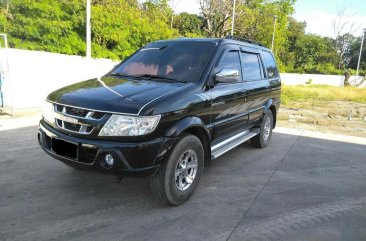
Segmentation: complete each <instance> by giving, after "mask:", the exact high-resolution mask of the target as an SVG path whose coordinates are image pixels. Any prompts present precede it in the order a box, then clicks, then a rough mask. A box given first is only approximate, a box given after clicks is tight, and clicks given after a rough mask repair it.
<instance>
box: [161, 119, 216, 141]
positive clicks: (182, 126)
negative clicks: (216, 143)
mask: <svg viewBox="0 0 366 241" xmlns="http://www.w3.org/2000/svg"><path fill="white" fill-rule="evenodd" d="M192 127H199V128H200V129H202V130H203V131H204V132H205V134H206V135H207V136H208V138H211V135H210V131H209V130H208V129H207V128H206V127H205V123H204V122H203V121H202V120H201V118H199V117H195V116H188V117H185V118H183V119H181V120H179V121H178V122H177V123H175V124H174V125H173V126H172V127H170V128H169V129H168V130H167V131H166V132H165V134H164V136H166V137H178V136H179V135H181V134H182V133H184V132H185V131H186V130H188V129H190V128H192Z"/></svg>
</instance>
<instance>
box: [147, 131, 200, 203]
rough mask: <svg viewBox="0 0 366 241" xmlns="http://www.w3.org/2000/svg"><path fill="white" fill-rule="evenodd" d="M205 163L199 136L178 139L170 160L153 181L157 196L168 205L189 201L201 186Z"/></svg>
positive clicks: (152, 188)
mask: <svg viewBox="0 0 366 241" xmlns="http://www.w3.org/2000/svg"><path fill="white" fill-rule="evenodd" d="M203 167H204V151H203V146H202V143H201V141H200V139H198V138H197V137H196V136H194V135H184V136H183V137H182V138H180V139H179V140H178V143H177V144H176V145H175V147H174V149H173V150H172V152H171V154H170V156H169V158H168V160H166V162H165V163H163V164H162V166H161V167H160V168H159V171H158V172H157V174H155V175H154V176H153V177H152V178H151V181H150V184H151V190H152V192H153V194H154V196H155V197H156V198H157V199H158V200H159V201H161V202H163V203H165V204H168V205H174V206H177V205H180V204H182V203H184V202H186V201H187V200H188V199H189V198H190V197H191V196H192V194H193V192H194V190H195V189H196V188H197V186H198V182H199V180H200V178H201V175H202V172H203Z"/></svg>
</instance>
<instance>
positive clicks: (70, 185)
mask: <svg viewBox="0 0 366 241" xmlns="http://www.w3.org/2000/svg"><path fill="white" fill-rule="evenodd" d="M35 128H36V127H28V128H23V129H18V130H12V131H3V132H0V143H1V144H0V224H1V225H0V240H88V241H89V240H128V241H129V240H141V241H142V240H159V241H160V240H169V241H175V240H210V241H211V240H220V241H225V240H230V241H234V240H288V241H290V240H291V241H292V240H317V241H319V240H332V241H334V240H366V146H365V145H358V144H348V143H343V142H336V141H329V140H321V139H316V138H308V137H303V136H296V135H286V134H279V133H275V134H274V136H273V142H272V144H271V145H270V146H269V147H268V148H267V149H264V150H258V149H253V148H251V147H250V146H249V145H248V144H243V145H241V146H239V147H238V148H236V149H235V150H233V151H232V152H230V153H227V154H226V155H224V156H223V157H221V158H220V159H217V160H215V161H214V162H213V163H212V165H211V166H210V167H208V168H206V170H205V173H204V176H203V178H202V179H201V184H200V186H199V188H198V190H197V192H196V194H195V195H194V196H193V197H192V198H191V199H190V201H188V202H187V203H185V204H184V205H182V206H180V207H165V206H163V205H161V204H159V203H157V202H156V201H155V200H153V199H152V198H151V196H150V191H149V187H148V180H145V179H125V180H123V181H122V183H121V184H118V185H117V184H116V183H115V182H114V180H113V179H112V178H111V177H109V176H101V175H98V174H92V173H87V172H82V171H75V170H72V169H70V168H68V167H66V166H64V165H63V164H62V163H60V162H58V161H55V160H53V159H52V158H50V157H48V156H47V155H46V154H44V153H43V152H42V151H41V150H40V149H39V148H38V145H37V142H36V138H35V134H36V129H35Z"/></svg>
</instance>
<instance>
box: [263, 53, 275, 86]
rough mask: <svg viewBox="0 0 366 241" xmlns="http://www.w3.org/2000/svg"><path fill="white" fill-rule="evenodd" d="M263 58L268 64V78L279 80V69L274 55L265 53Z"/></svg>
mask: <svg viewBox="0 0 366 241" xmlns="http://www.w3.org/2000/svg"><path fill="white" fill-rule="evenodd" d="M263 57H264V62H265V64H266V69H267V76H268V78H269V79H271V78H277V77H278V76H279V74H278V68H277V65H276V61H275V59H274V57H273V55H272V53H271V52H268V51H263Z"/></svg>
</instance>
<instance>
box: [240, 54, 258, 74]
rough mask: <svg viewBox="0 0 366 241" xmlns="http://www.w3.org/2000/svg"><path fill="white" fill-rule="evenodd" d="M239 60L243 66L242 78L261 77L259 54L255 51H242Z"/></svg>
mask: <svg viewBox="0 0 366 241" xmlns="http://www.w3.org/2000/svg"><path fill="white" fill-rule="evenodd" d="M241 61H242V66H243V73H244V80H260V79H262V71H261V64H260V59H259V55H258V54H255V53H246V52H244V53H242V54H241Z"/></svg>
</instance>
